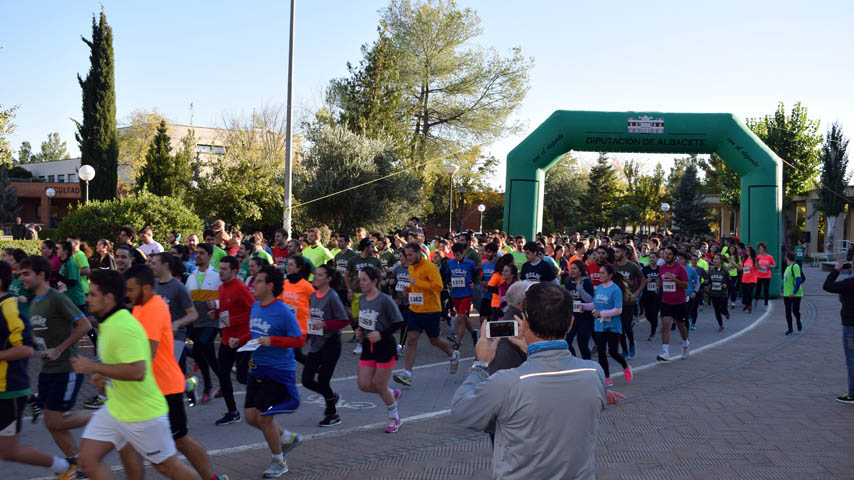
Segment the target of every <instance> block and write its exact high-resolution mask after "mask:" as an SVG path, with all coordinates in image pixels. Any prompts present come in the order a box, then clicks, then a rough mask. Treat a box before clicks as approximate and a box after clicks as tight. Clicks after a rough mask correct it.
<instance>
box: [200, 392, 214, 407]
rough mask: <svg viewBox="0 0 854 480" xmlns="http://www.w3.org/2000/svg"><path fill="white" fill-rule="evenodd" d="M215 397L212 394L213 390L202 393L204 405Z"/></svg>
mask: <svg viewBox="0 0 854 480" xmlns="http://www.w3.org/2000/svg"><path fill="white" fill-rule="evenodd" d="M212 399H213V395H211V391H210V390H208V391H206V392H205V393H204V394H203V395H202V405H204V404H206V403H208V402H210V401H211V400H212Z"/></svg>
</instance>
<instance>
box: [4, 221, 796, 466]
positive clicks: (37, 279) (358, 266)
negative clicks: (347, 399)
mask: <svg viewBox="0 0 854 480" xmlns="http://www.w3.org/2000/svg"><path fill="white" fill-rule="evenodd" d="M229 230H230V231H229ZM157 233H159V232H157ZM116 234H117V239H116V242H115V243H113V241H112V240H110V239H100V240H98V241H97V243H96V244H95V248H94V251H92V250H90V247H89V246H88V245H86V244H85V243H83V242H81V241H80V238H79V237H76V236H75V237H69V238H67V239H64V240H62V241H59V242H55V241H51V240H45V241H43V242H42V243H41V255H38V256H28V255H27V254H25V253H24V252H23V251H22V250H20V249H6V250H4V251H3V252H2V262H0V306H2V315H3V321H2V322H0V344H2V345H3V347H2V349H0V457H2V458H3V459H5V460H8V461H15V462H21V463H26V464H31V465H38V466H43V467H45V468H48V469H50V470H51V471H53V472H54V473H56V474H57V475H58V477H59V478H61V479H70V478H85V476H88V477H89V478H96V479H100V478H111V475H112V474H111V471H110V469H109V468H108V467H107V466H106V465H105V464H104V463H103V461H102V460H103V458H104V456H105V455H106V454H107V453H108V452H109V451H111V450H113V449H116V450H118V451H119V452H120V454H121V459H122V463H123V465H124V467H125V472H126V474H127V476H128V478H131V479H138V478H142V477H143V463H142V459H143V458H144V459H146V460H148V461H149V462H150V463H152V464H153V465H154V466H155V467H156V468H157V470H158V471H160V472H161V473H162V474H164V475H166V476H168V477H169V478H181V479H183V478H199V477H201V478H203V479H217V478H225V476H223V475H217V474H216V472H214V471H213V469H212V467H211V462H210V459H209V458H208V454H207V453H206V450H205V448H204V447H203V446H202V445H201V444H199V443H198V442H197V441H196V440H194V439H193V438H192V437H191V436H190V434H189V432H188V427H187V411H188V409H189V408H192V407H194V406H195V405H196V404H197V402H201V403H209V402H212V401H221V402H224V404H225V407H226V412H225V413H224V415H223V416H222V418H220V419H218V420H216V422H215V423H216V425H218V426H225V425H229V424H234V423H238V422H241V421H242V420H245V421H246V423H248V424H249V425H250V426H252V427H254V428H256V429H258V430H260V432H261V434H262V436H263V437H264V439H265V441H266V443H267V444H268V446H269V448H270V451H271V455H272V459H271V463H270V465H269V466H268V467H267V469H266V470H264V471H263V476H264V477H265V478H274V477H278V476H281V475H282V474H283V473H285V472H287V469H288V467H287V463H286V456H287V454H288V453H289V452H290V451H291V450H293V449H294V448H295V447H297V446H298V445H299V444H300V442H301V440H302V439H301V437H300V435H299V434H298V433H296V432H291V431H289V430H288V429H287V428H286V427H285V426H284V425H281V424H279V423H277V422H276V420H275V417H276V415H279V414H287V413H292V412H294V411H295V410H296V409H297V408H298V407H299V406H300V394H299V391H298V389H297V382H298V381H299V382H301V383H302V385H303V386H304V387H305V388H307V389H309V390H311V391H314V392H316V393H318V394H320V395H321V396H322V397H323V399H324V401H325V410H324V411H323V415H322V416H319V417H320V418H319V422H318V425H319V426H321V427H333V426H335V425H338V424H340V423H341V421H342V420H341V417H340V414H339V412H338V410H337V409H336V406H337V404H338V401H339V399H340V396H339V394H338V393H336V392H335V391H334V390H333V389H332V387H331V384H330V380H331V379H332V377H333V375H334V372H335V369H336V366H337V364H338V362H339V361H349V357H348V356H346V355H345V356H344V357H343V358H342V349H344V348H350V347H347V345H348V344H352V353H353V354H355V355H357V356H358V379H357V384H358V388H359V389H360V390H361V391H363V392H365V393H366V394H376V395H378V396H379V398H380V399H381V400H382V401H383V403H384V404H385V405H386V407H387V411H388V424H387V426H386V428H385V431H386V432H388V433H394V432H397V431H398V429H399V428H401V421H400V415H399V411H398V409H399V405H400V401H401V396H402V395H403V392H404V391H405V390H406V389H405V388H402V387H407V388H415V387H417V385H418V382H417V379H416V378H415V376H414V374H413V368H414V365H415V363H416V360H417V352H418V346H419V339H420V338H421V336H422V335H426V336H427V339H428V341H429V343H430V345H432V347H433V348H436V349H438V350H441V351H442V352H443V353H444V354H445V355H446V356H447V359H448V368H449V374H451V375H454V374H456V373H457V370H458V368H459V363H460V346H461V345H463V344H464V343H467V342H468V341H471V342H472V344H475V343H477V341H478V339H479V334H480V330H481V322H482V321H485V320H499V319H509V320H513V319H517V320H518V318H519V317H520V315H521V300H522V298H523V297H524V295H525V290H526V289H527V288H528V287H529V286H530V285H533V284H536V283H539V282H550V283H554V284H557V285H560V286H562V287H564V288H565V289H566V290H568V292H569V293H570V294H571V298H572V300H573V301H572V312H573V317H574V321H573V322H572V327H571V329H570V330H569V331H568V332H567V333H566V342H567V344H568V348H569V350H570V351H571V352H572V354H573V355H578V356H580V357H581V358H583V359H585V360H590V359H591V358H593V356H594V355H595V356H596V360H598V363H599V364H600V365H601V367H602V369H603V370H604V374H605V379H606V380H605V382H606V385H607V386H611V385H613V382H612V380H611V375H610V373H611V371H612V369H611V365H610V360H609V358H608V357H609V356H610V358H611V359H612V360H613V361H614V362H615V363H616V364H617V365H619V367H620V369H622V371H623V372H624V380H625V381H626V382H631V381H632V379H633V375H632V367H631V365H630V361H631V359H632V358H633V357H635V356H636V353H637V347H636V343H637V342H638V341H641V339H643V338H644V337H646V339H647V340H648V341H654V340H656V339H657V338H659V335H660V353H659V354H658V356H657V359H658V360H659V361H669V360H671V359H674V358H676V357H677V356H679V357H680V358H681V359H687V358H689V355H690V340H689V338H690V332H691V331H692V330H695V329H697V328H698V325H697V319H698V311H699V310H701V309H703V308H704V307H705V306H709V307H711V308H712V309H713V310H714V314H715V319H716V321H717V325H700V326H699V327H700V328H716V329H717V330H718V331H719V332H723V331H724V330H725V328H726V321H727V320H728V319H729V318H730V314H729V312H730V311H731V310H732V309H734V308H737V307H736V301H737V300H738V298H739V296H740V297H741V308H742V310H743V311H744V312H747V313H750V312H752V311H753V309H754V308H757V307H758V306H759V305H764V306H766V307H767V305H768V299H769V295H770V294H771V292H769V285H770V278H771V270H772V269H775V268H779V269H780V271H781V272H783V277H784V282H783V292H782V294H783V296H784V301H785V306H786V316H787V320H788V330H787V331H786V334H787V335H788V334H791V333H793V331H794V329H795V328H797V330H799V331H800V330H801V328H802V325H801V318H800V298H801V296H802V295H803V289H802V288H801V284H802V282H803V280H804V276H803V273H802V272H801V270H800V265H801V262H802V260H803V254H804V249H803V246H802V245H798V246H797V247H795V248H793V249H792V251H791V252H788V253H787V254H786V256H785V257H786V258H785V259H784V262H783V264H782V265H778V262H777V259H775V258H774V257H773V256H772V255H770V254H769V253H768V251H767V246H766V245H765V244H764V243H762V242H759V243H757V244H756V245H755V246H753V245H745V244H744V243H742V242H741V241H740V240H739V239H738V238H726V239H723V240H716V239H714V238H712V237H698V238H680V237H673V236H669V235H667V236H664V235H657V234H652V235H632V234H626V235H621V234H616V235H614V236H613V237H609V236H607V235H604V234H602V233H593V234H587V233H586V232H585V233H584V234H581V233H575V234H572V235H537V236H536V238H531V239H526V238H525V237H523V236H512V235H508V234H506V233H505V232H501V231H494V232H486V233H484V234H479V233H478V234H476V233H474V232H463V233H460V234H454V235H448V236H437V237H432V238H431V237H428V236H425V233H424V230H423V229H422V228H421V227H420V226H419V221H418V219H417V218H413V219H411V220H410V221H409V222H408V223H407V226H406V227H405V228H404V229H403V230H401V231H399V232H395V233H392V234H387V235H386V234H382V233H371V234H368V232H366V231H365V229H357V230H356V231H355V232H352V236H351V234H350V233H340V232H339V233H332V235H331V238H330V239H329V240H328V241H326V242H322V239H321V230H319V229H317V228H311V229H308V230H306V231H305V232H302V233H301V234H298V235H297V236H294V237H289V235H288V233H287V232H286V231H285V230H277V231H275V232H274V234H273V236H272V238H270V239H269V240H268V237H267V236H265V235H264V234H263V233H262V232H254V233H252V234H251V235H250V234H246V235H243V234H242V233H241V232H239V231H238V230H237V229H228V228H227V225H225V223H224V222H222V221H217V222H215V223H214V224H213V225H212V226H211V228H210V229H209V230H205V231H204V232H203V233H202V235H201V237H199V236H197V235H196V234H195V233H188V232H170V233H169V234H168V238H169V243H168V244H166V245H161V244H160V243H158V242H156V241H154V240H153V237H154V234H155V232H153V231H152V229H151V228H150V227H144V228H142V229H141V230H139V231H137V230H136V229H135V228H134V227H132V226H124V227H122V228H121V229H120V231H119V232H116ZM514 285H515V286H514ZM471 316H477V317H478V320H477V321H473V320H472V319H471V318H470V317H471ZM793 318H794V320H795V322H796V323H795V324H793V322H792V320H793ZM641 319H645V320H646V321H647V322H646V323H647V324H648V326H643V324H642V323H641ZM676 330H678V334H679V337H680V338H681V344H677V345H679V346H681V354H677V352H671V351H670V335H671V331H676ZM443 331H444V332H445V333H444V334H443ZM84 336H88V339H89V341H90V342H91V344H92V345H93V346H94V347H95V349H94V353H93V355H81V354H79V353H78V341H80V340H82V339H83V337H84ZM146 339H147V340H148V341H146ZM591 340H592V343H591ZM502 342H504V343H502V344H500V345H499V347H498V348H499V353H498V354H497V355H496V359H495V362H496V365H494V366H493V365H490V368H489V369H490V373H493V372H494V371H495V370H496V369H500V368H508V367H507V366H498V363H500V362H505V363H506V362H509V363H510V364H512V365H518V364H519V363H521V362H522V361H524V358H525V354H526V353H525V348H524V345H519V342H520V340H519V339H516V338H508V339H505V340H502ZM502 345H504V346H502ZM422 348H424V346H423V345H422ZM427 348H430V347H427ZM502 348H506V350H504V351H503V353H502ZM347 353H349V352H347ZM399 356H403V358H404V365H403V369H402V371H400V372H399V373H397V374H393V371H394V369H395V367H396V366H397V360H398V357H399ZM30 357H40V358H41V360H40V361H39V363H40V364H41V371H40V373H39V375H38V382H37V388H35V389H34V390H33V393H31V390H30V379H29V373H28V368H27V360H28V358H30ZM188 358H189V359H192V360H193V361H192V363H189V362H188ZM354 360H355V359H354ZM297 364H301V365H302V370H301V372H302V373H301V378H299V379H298V378H297V375H296V373H297ZM493 367H494V368H493ZM212 375H213V376H215V377H216V378H217V379H218V388H216V389H215V388H214V383H213V381H212ZM87 377H88V380H89V381H90V382H91V383H92V385H94V386H95V387H96V388H97V389H98V391H99V394H98V395H96V396H94V397H93V398H89V399H86V400H85V402H83V404H84V407H85V409H86V410H77V409H76V406H77V403H78V402H77V396H78V392H79V391H80V388H81V386H82V384H83V382H84V380H85V379H86V378H87ZM234 382H237V383H240V384H244V385H246V397H245V402H244V405H243V408H242V411H241V409H239V408H238V406H237V403H236V401H235V398H234ZM392 386H396V387H397V388H392ZM219 398H221V399H222V400H218V399H219ZM404 408H405V407H404ZM27 409H29V413H30V414H31V415H32V420H33V422H34V423H35V422H37V421H38V420H39V419H40V418H41V419H43V422H42V423H43V424H44V426H45V427H46V428H47V429H48V431H49V432H50V434H51V436H52V438H53V440H54V442H55V443H56V445H57V447H59V450H61V451H62V456H53V455H49V454H47V453H45V452H44V451H43V450H42V449H40V448H38V447H36V446H30V445H24V444H21V443H20V442H19V434H20V431H21V427H22V418H23V415H24V414H25V412H26V411H27ZM87 410H89V411H87ZM90 411H91V412H94V413H91V412H90ZM81 427H85V430H84V432H83V435H82V440H81V442H80V444H79V445H78V443H77V442H76V440H75V439H74V437H73V436H72V435H71V433H70V431H71V430H74V429H77V428H81ZM178 452H180V453H181V454H183V455H184V456H185V457H186V459H187V460H188V461H189V463H190V464H191V466H192V468H191V467H190V466H188V465H187V464H185V463H184V462H183V461H181V460H179V457H178V456H177V454H178Z"/></svg>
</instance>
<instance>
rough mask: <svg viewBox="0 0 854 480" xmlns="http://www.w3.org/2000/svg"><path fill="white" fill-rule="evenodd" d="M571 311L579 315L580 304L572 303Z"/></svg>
mask: <svg viewBox="0 0 854 480" xmlns="http://www.w3.org/2000/svg"><path fill="white" fill-rule="evenodd" d="M572 311H573V312H574V313H581V303H580V302H572Z"/></svg>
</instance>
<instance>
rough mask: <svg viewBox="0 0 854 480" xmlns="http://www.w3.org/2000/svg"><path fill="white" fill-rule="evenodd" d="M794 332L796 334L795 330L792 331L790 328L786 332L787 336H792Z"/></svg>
mask: <svg viewBox="0 0 854 480" xmlns="http://www.w3.org/2000/svg"><path fill="white" fill-rule="evenodd" d="M792 332H794V330H792V329H791V328H790V329H788V330H786V335H791V334H792Z"/></svg>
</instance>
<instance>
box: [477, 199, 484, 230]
mask: <svg viewBox="0 0 854 480" xmlns="http://www.w3.org/2000/svg"><path fill="white" fill-rule="evenodd" d="M477 211H478V212H480V224H479V226H480V228H478V233H480V234H481V235H483V212H485V211H486V205H484V204H482V203H481V204H480V205H478V206H477Z"/></svg>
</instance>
